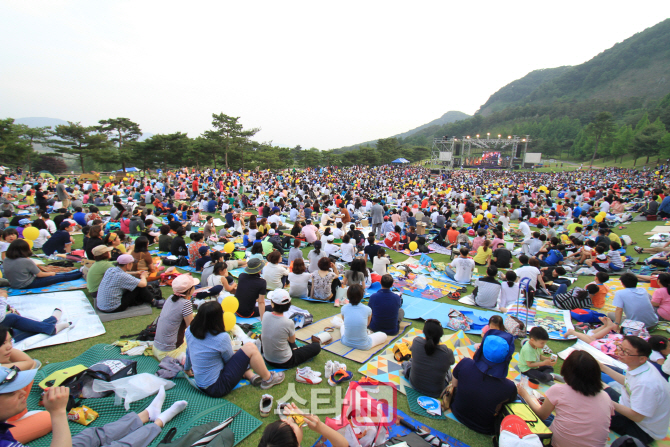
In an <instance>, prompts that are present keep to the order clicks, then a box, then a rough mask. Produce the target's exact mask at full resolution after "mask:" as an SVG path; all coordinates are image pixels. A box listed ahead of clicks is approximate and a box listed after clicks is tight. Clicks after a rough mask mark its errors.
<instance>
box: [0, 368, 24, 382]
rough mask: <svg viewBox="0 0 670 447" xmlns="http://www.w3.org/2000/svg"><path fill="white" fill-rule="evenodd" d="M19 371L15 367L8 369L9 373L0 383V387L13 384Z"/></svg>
mask: <svg viewBox="0 0 670 447" xmlns="http://www.w3.org/2000/svg"><path fill="white" fill-rule="evenodd" d="M20 371H21V370H20V369H19V368H18V367H17V366H12V367H11V368H9V373H8V374H7V377H5V378H4V379H3V381H2V382H0V386H3V385H5V384H7V383H11V382H13V381H14V380H15V379H16V377H17V376H18V374H19V372H20Z"/></svg>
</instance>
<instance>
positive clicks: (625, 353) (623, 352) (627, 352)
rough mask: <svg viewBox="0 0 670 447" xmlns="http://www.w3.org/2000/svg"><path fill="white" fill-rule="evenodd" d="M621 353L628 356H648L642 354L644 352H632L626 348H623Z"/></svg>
mask: <svg viewBox="0 0 670 447" xmlns="http://www.w3.org/2000/svg"><path fill="white" fill-rule="evenodd" d="M621 353H622V354H623V355H627V356H628V357H646V356H644V355H642V354H631V353H630V352H629V351H627V350H626V349H622V350H621Z"/></svg>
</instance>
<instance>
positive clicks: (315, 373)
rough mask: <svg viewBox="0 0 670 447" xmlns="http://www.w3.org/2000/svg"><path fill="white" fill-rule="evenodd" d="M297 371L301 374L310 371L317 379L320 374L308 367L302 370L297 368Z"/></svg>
mask: <svg viewBox="0 0 670 447" xmlns="http://www.w3.org/2000/svg"><path fill="white" fill-rule="evenodd" d="M298 371H300V372H301V373H302V372H307V371H312V373H314V375H316V376H317V377H321V373H320V372H319V371H314V370H313V369H312V368H311V367H309V366H305V367H304V368H298Z"/></svg>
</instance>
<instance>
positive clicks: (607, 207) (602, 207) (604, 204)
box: [600, 201, 610, 212]
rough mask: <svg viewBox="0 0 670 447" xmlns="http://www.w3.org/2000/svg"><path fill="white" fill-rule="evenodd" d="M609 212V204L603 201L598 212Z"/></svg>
mask: <svg viewBox="0 0 670 447" xmlns="http://www.w3.org/2000/svg"><path fill="white" fill-rule="evenodd" d="M609 210H610V204H609V203H608V202H607V201H603V203H601V204H600V211H601V212H602V211H604V212H608V211H609Z"/></svg>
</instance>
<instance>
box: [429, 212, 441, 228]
mask: <svg viewBox="0 0 670 447" xmlns="http://www.w3.org/2000/svg"><path fill="white" fill-rule="evenodd" d="M439 215H440V213H439V212H438V211H437V210H435V211H433V212H432V213H430V221H431V222H433V225H435V224H436V223H437V216H439Z"/></svg>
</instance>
